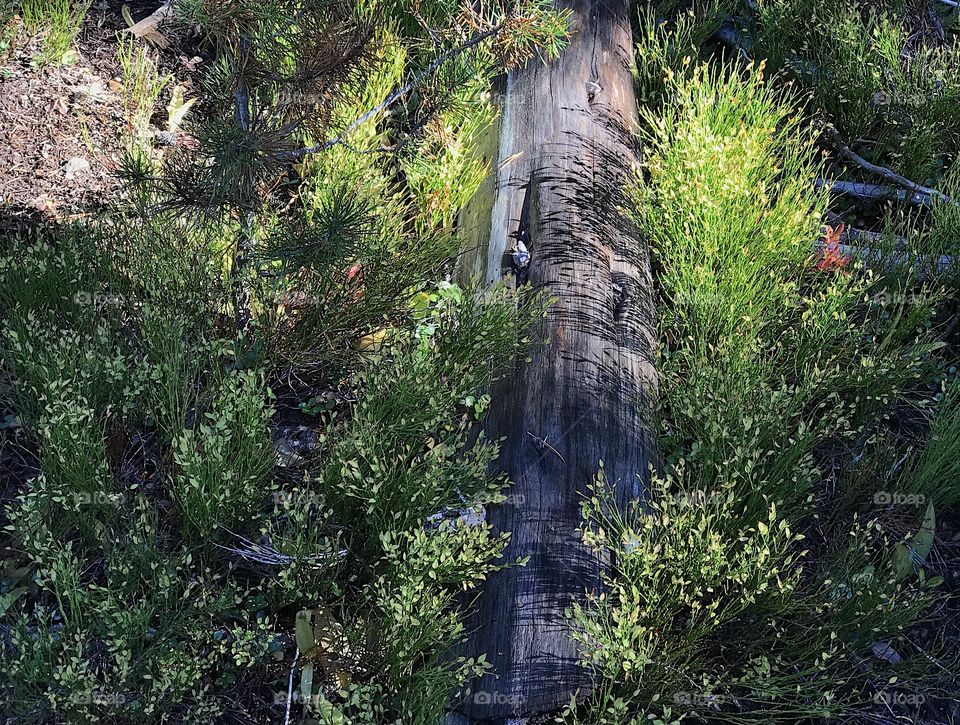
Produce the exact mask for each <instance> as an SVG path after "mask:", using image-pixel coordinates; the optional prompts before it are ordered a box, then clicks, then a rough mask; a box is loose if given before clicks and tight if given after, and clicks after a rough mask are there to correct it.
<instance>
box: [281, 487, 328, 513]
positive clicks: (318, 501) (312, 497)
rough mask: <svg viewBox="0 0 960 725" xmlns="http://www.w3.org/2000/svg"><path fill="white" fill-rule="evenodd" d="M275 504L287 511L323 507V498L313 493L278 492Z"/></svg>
mask: <svg viewBox="0 0 960 725" xmlns="http://www.w3.org/2000/svg"><path fill="white" fill-rule="evenodd" d="M273 503H274V504H276V505H277V506H280V507H282V508H285V509H291V508H299V507H304V508H306V507H308V506H322V505H323V496H321V495H319V494H317V493H313V492H312V491H276V492H275V493H274V494H273Z"/></svg>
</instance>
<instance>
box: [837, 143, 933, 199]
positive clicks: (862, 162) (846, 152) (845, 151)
mask: <svg viewBox="0 0 960 725" xmlns="http://www.w3.org/2000/svg"><path fill="white" fill-rule="evenodd" d="M828 134H829V136H830V139H831V140H832V141H833V145H834V146H835V147H836V149H837V151H839V152H840V155H841V156H843V157H844V158H845V159H848V160H849V161H852V162H853V163H855V164H856V165H857V166H859V167H860V168H861V169H863V170H864V171H868V172H869V173H871V174H874V175H876V176H879V177H881V178H883V179H885V180H886V181H889V182H890V183H891V184H895V185H896V186H900V187H902V188H904V189H909V190H910V191H915V192H917V193H918V194H924V195H926V196H928V197H931V198H933V197H937V198H940V199H942V200H944V201H947V202H949V201H950V197H948V196H947V195H946V194H941V193H940V192H939V191H937V190H936V189H931V188H930V187H929V186H921V185H920V184H918V183H916V182H915V181H911V180H910V179H908V178H907V177H906V176H901V175H900V174H898V173H896V172H894V171H892V170H890V169H888V168H887V167H886V166H877V165H876V164H872V163H870V162H869V161H867V160H866V159H865V158H863V157H862V156H861V155H860V154H858V153H856V152H854V151H853V150H851V148H850V147H849V146H848V145H847V143H846V142H845V141H844V140H843V139H842V138H841V136H840V134H839V133H837V130H836V129H833V128H831V129H829V131H828Z"/></svg>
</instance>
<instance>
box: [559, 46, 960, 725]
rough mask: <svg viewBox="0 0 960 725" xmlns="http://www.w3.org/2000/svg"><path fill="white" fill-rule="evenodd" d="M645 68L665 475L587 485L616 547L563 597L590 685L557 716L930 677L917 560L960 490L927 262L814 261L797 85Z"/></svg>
mask: <svg viewBox="0 0 960 725" xmlns="http://www.w3.org/2000/svg"><path fill="white" fill-rule="evenodd" d="M663 77H664V78H665V80H664V81H663V83H664V85H663V87H662V88H663V90H662V93H660V94H659V96H658V97H659V98H660V103H659V105H654V106H653V107H652V108H647V109H643V108H641V116H642V121H643V127H644V128H645V131H644V137H643V140H644V142H645V145H644V147H645V159H644V170H643V174H642V176H640V177H639V178H638V180H637V183H636V185H635V187H634V189H633V190H632V198H633V201H634V210H635V215H636V218H637V221H638V224H639V226H640V229H641V232H642V234H643V237H644V238H645V239H647V240H649V241H650V242H651V244H652V248H653V250H654V255H655V273H656V278H657V285H658V288H659V291H660V295H661V296H660V301H659V308H658V317H659V330H660V344H661V354H660V359H659V366H658V367H659V372H660V406H659V410H658V418H659V426H660V430H659V445H660V453H661V456H662V459H663V467H662V469H661V470H660V471H659V472H658V473H657V475H656V476H655V477H654V482H653V484H652V487H651V490H650V492H649V496H648V498H647V499H646V500H645V501H643V502H640V503H639V504H638V505H637V506H636V507H634V508H632V509H630V510H629V511H627V512H619V511H617V510H616V508H615V507H614V505H613V503H612V499H611V497H610V492H609V491H608V489H607V488H606V485H605V484H604V482H603V480H602V475H601V477H600V479H598V481H597V483H596V485H595V486H594V488H593V490H592V493H591V495H590V496H588V498H587V500H586V501H585V503H584V507H583V508H584V520H585V524H584V536H585V538H586V540H587V541H588V542H589V543H590V544H592V545H593V546H594V547H596V548H597V550H598V551H600V552H603V553H605V554H606V555H608V556H610V557H611V559H612V561H613V562H614V565H613V567H612V569H611V572H610V574H609V576H608V578H607V585H608V586H607V588H606V590H605V591H604V592H603V593H601V594H599V595H596V596H593V597H590V598H588V600H587V601H586V602H585V603H583V604H578V605H576V606H574V608H573V610H572V612H571V614H572V616H573V618H574V622H575V624H576V638H577V639H578V641H579V642H580V644H581V645H582V651H583V653H584V656H585V659H586V663H587V664H588V665H589V666H590V667H591V668H592V670H593V671H594V673H595V674H596V677H597V688H596V690H595V692H594V694H593V695H592V696H591V698H588V699H587V700H586V701H584V702H581V703H579V704H578V705H577V706H576V707H571V708H570V710H569V712H568V713H567V719H568V721H570V722H580V723H591V724H593V723H610V724H613V723H617V724H621V723H640V722H649V721H653V722H677V721H680V720H690V719H708V720H710V721H711V722H714V721H716V722H720V721H722V722H805V721H808V720H810V719H819V718H827V719H833V718H836V719H842V718H845V717H850V716H852V715H855V714H857V713H859V712H865V711H867V710H869V709H871V708H873V707H875V706H876V705H877V704H878V703H883V702H893V701H897V702H901V703H902V702H904V699H903V698H900V699H899V700H897V699H895V698H898V697H900V696H901V695H903V696H905V697H907V698H908V699H907V700H906V702H908V703H917V702H920V703H922V702H923V701H924V700H932V699H933V698H935V697H936V696H938V695H943V694H946V693H949V691H950V683H949V677H948V676H946V675H945V673H946V672H948V671H949V667H950V666H951V665H950V663H951V662H952V659H951V656H950V654H949V652H948V651H940V649H939V648H938V645H937V643H936V641H935V640H930V641H928V642H924V643H918V642H917V641H916V640H915V638H913V637H912V636H909V635H908V630H909V629H910V628H911V627H912V626H914V625H915V624H917V623H918V622H922V621H924V620H925V618H927V617H928V616H930V614H931V612H932V611H933V609H934V608H935V605H936V603H938V602H941V603H942V602H943V601H945V597H947V596H948V595H947V594H944V593H942V592H941V590H940V588H939V587H940V584H941V583H942V579H941V578H940V577H937V576H936V575H935V574H934V573H933V572H931V570H930V567H931V564H930V562H929V561H928V557H929V554H930V550H931V545H932V543H933V539H934V535H935V531H936V517H937V515H938V514H939V513H941V512H943V511H945V510H947V509H948V507H950V506H951V505H953V504H954V503H955V502H956V501H957V499H958V497H960V483H958V481H960V479H958V478H957V476H956V472H955V470H954V469H955V464H954V462H953V460H952V453H953V449H954V448H955V446H956V440H957V436H958V435H960V428H958V422H957V420H958V418H957V392H956V391H957V388H956V383H955V382H951V380H952V378H950V377H949V376H948V375H947V373H946V372H945V371H944V365H943V362H942V359H941V358H939V357H938V355H939V354H940V352H939V351H940V350H941V349H942V348H943V344H942V343H940V342H938V341H937V340H936V339H935V338H934V335H933V334H932V330H931V321H932V319H933V318H934V316H935V315H936V314H937V311H938V309H939V306H940V305H942V304H943V302H944V297H945V294H944V291H943V280H942V279H930V280H929V281H928V282H927V283H925V284H921V285H917V283H916V281H915V280H914V281H913V283H912V284H911V285H910V286H905V282H904V280H903V279H901V278H900V277H898V276H893V277H891V278H885V277H884V276H882V275H881V274H878V273H876V272H874V271H871V270H869V269H867V268H866V267H864V266H863V265H862V264H860V263H858V262H856V261H853V260H847V261H846V263H840V264H837V265H826V264H824V262H823V260H824V257H823V255H822V254H821V253H817V252H815V243H816V240H817V239H818V237H819V236H821V231H820V227H821V224H822V221H823V219H824V215H825V212H826V210H827V202H828V199H827V197H826V195H825V194H824V193H822V192H820V191H816V190H815V189H814V186H813V185H812V184H811V183H810V180H811V179H812V178H814V177H815V176H816V175H817V174H818V172H819V171H820V164H821V160H820V156H819V154H818V153H817V148H816V141H817V136H816V133H815V131H814V130H813V129H812V128H811V123H810V120H809V118H807V117H805V116H804V115H803V114H802V113H801V112H799V111H798V109H799V108H801V107H802V99H799V98H798V97H797V95H796V93H795V92H794V93H791V92H790V90H789V88H787V87H785V86H784V85H783V84H782V83H778V82H776V80H777V79H774V81H773V82H771V81H769V80H768V79H767V78H766V77H765V76H764V74H763V73H762V72H761V71H760V70H757V69H753V68H749V67H746V68H745V67H743V66H742V65H737V66H734V65H725V64H719V63H717V64H701V63H698V62H696V61H695V60H693V59H692V58H691V59H689V60H688V61H685V62H680V63H678V65H677V71H676V72H674V73H672V74H665V75H664V76H663ZM905 410H906V411H912V413H913V414H914V417H915V418H917V419H918V423H917V425H919V430H918V431H909V430H904V429H903V427H902V426H898V425H896V419H897V417H898V416H899V415H902V414H903V413H904V411H905ZM918 437H919V439H920V442H919V443H918V442H917V439H918ZM901 454H902V455H903V456H904V460H905V461H906V462H905V463H904V464H902V465H901V466H899V467H895V466H893V465H892V464H893V462H894V461H896V460H897V458H899V457H900V456H901ZM891 457H892V460H890V459H891ZM891 653H892V654H891ZM910 697H912V698H914V699H912V700H910V699H909V698H910ZM878 698H880V699H878ZM883 698H887V699H883ZM891 698H894V699H891ZM881 706H882V705H881ZM915 710H916V706H915V705H914V709H913V711H915Z"/></svg>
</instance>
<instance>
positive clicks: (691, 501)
mask: <svg viewBox="0 0 960 725" xmlns="http://www.w3.org/2000/svg"><path fill="white" fill-rule="evenodd" d="M726 497H727V494H726V493H724V492H717V491H678V492H677V493H674V494H672V495H671V496H670V498H671V499H673V503H675V504H676V505H677V506H690V507H693V508H700V507H703V506H711V505H714V504H718V503H722V502H723V501H725V500H726Z"/></svg>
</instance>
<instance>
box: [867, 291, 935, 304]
mask: <svg viewBox="0 0 960 725" xmlns="http://www.w3.org/2000/svg"><path fill="white" fill-rule="evenodd" d="M870 301H871V302H873V303H874V304H878V305H881V306H886V305H928V304H930V303H931V302H932V301H933V298H932V297H931V296H930V295H926V294H923V293H922V292H907V293H904V292H894V291H892V290H881V291H879V292H875V293H874V294H872V295H870Z"/></svg>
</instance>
